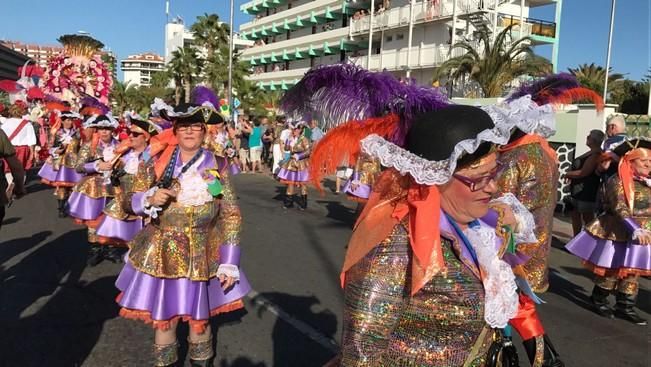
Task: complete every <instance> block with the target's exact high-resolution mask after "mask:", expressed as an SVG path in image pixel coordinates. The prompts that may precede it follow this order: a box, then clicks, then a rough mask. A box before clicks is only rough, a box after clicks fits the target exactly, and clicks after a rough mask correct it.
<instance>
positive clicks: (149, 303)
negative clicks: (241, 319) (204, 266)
mask: <svg viewBox="0 0 651 367" xmlns="http://www.w3.org/2000/svg"><path fill="white" fill-rule="evenodd" d="M115 285H116V287H117V288H118V289H119V290H120V291H121V292H122V296H121V297H120V298H119V300H118V304H119V305H120V306H122V307H124V308H127V309H131V310H138V311H147V312H149V313H151V319H152V320H157V321H164V320H170V319H171V318H173V317H176V316H189V317H190V318H192V319H193V320H207V319H208V318H210V313H211V311H212V310H215V309H217V308H219V307H221V306H224V305H227V304H229V303H232V302H235V301H238V300H240V299H242V298H243V297H244V296H246V294H247V293H249V291H251V285H250V284H249V281H248V280H247V279H246V276H245V275H244V273H243V272H242V270H241V269H240V281H239V282H238V283H236V284H235V285H234V286H233V287H232V288H230V289H229V290H228V291H227V292H226V293H224V290H223V289H222V287H221V284H220V283H219V279H217V278H213V279H211V280H208V281H192V280H190V279H187V278H174V279H170V278H156V277H153V276H151V275H148V274H145V273H143V272H140V271H138V270H137V269H135V268H134V267H133V266H132V265H131V264H130V263H129V261H128V260H127V261H125V264H124V268H122V271H121V272H120V275H119V276H118V279H117V281H116V282H115Z"/></svg>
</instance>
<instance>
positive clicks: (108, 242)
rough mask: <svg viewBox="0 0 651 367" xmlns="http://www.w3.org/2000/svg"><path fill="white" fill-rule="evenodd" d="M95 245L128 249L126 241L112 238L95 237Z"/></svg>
mask: <svg viewBox="0 0 651 367" xmlns="http://www.w3.org/2000/svg"><path fill="white" fill-rule="evenodd" d="M97 243H98V244H100V245H106V246H109V245H110V246H114V247H128V246H127V241H124V240H121V239H119V238H113V237H104V236H99V235H98V236H97Z"/></svg>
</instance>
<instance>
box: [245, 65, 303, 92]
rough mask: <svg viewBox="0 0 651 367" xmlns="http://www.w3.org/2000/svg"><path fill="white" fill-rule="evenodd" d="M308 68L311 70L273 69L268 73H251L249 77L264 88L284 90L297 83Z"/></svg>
mask: <svg viewBox="0 0 651 367" xmlns="http://www.w3.org/2000/svg"><path fill="white" fill-rule="evenodd" d="M308 70H310V68H300V69H292V70H282V71H271V72H267V73H260V74H251V75H249V76H248V77H247V79H248V80H250V81H252V82H256V84H257V85H258V86H259V87H261V88H263V89H268V90H276V89H275V88H278V89H281V90H284V89H287V88H288V87H290V86H292V85H294V84H296V83H297V82H298V81H299V80H300V79H301V78H302V77H303V75H305V73H307V71H308Z"/></svg>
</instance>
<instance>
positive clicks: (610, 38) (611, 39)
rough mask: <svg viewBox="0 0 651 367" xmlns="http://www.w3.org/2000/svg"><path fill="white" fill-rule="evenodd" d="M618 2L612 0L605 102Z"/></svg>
mask: <svg viewBox="0 0 651 367" xmlns="http://www.w3.org/2000/svg"><path fill="white" fill-rule="evenodd" d="M616 2H617V0H612V3H611V4H612V5H611V8H610V30H609V31H608V51H606V79H605V80H604V102H606V97H607V96H608V74H609V73H610V48H611V47H612V44H613V25H614V24H615V3H616Z"/></svg>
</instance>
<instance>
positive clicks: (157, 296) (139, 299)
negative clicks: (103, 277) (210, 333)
mask: <svg viewBox="0 0 651 367" xmlns="http://www.w3.org/2000/svg"><path fill="white" fill-rule="evenodd" d="M201 154H202V155H201V158H200V159H199V160H198V161H197V162H196V163H195V164H193V165H192V166H191V167H190V169H189V170H188V171H187V172H185V173H181V168H182V163H181V160H180V159H177V160H176V163H177V165H176V167H175V168H174V176H173V177H174V180H173V183H172V187H171V189H173V190H176V191H177V192H178V194H177V197H176V201H173V202H172V203H171V204H169V205H168V206H166V207H164V208H162V211H160V212H156V213H157V214H155V216H156V217H155V218H152V219H151V221H150V223H149V224H147V225H146V226H145V228H144V229H143V230H142V231H141V232H140V233H138V235H136V237H135V238H134V239H133V240H132V241H130V242H129V243H128V245H129V254H128V260H127V262H126V264H125V266H124V268H123V269H122V272H121V273H120V276H119V277H118V280H117V282H116V286H117V288H118V289H119V290H120V291H121V292H122V293H121V294H120V296H119V297H118V303H119V304H120V306H121V307H122V310H121V312H120V314H121V315H122V316H124V317H127V318H135V319H141V320H144V321H145V322H148V323H153V325H154V326H155V327H157V328H162V329H166V328H168V327H169V326H170V322H171V321H173V320H175V319H179V318H182V319H183V320H188V321H190V324H191V326H192V327H193V328H195V329H197V330H203V328H205V326H206V325H207V322H208V319H209V317H210V316H213V315H215V314H218V313H223V312H228V311H232V310H235V309H239V308H242V307H243V304H242V301H241V299H242V298H243V297H244V296H245V295H246V294H247V293H248V292H249V291H250V289H251V287H250V285H249V283H248V280H247V279H246V276H245V275H244V273H243V272H242V271H241V270H240V269H239V258H240V246H239V245H240V231H241V222H242V219H241V216H240V210H239V206H238V204H237V198H236V195H235V192H234V190H233V187H232V185H231V183H230V179H229V175H228V169H227V168H226V164H227V163H226V160H224V159H222V158H218V157H215V155H214V154H213V153H212V152H210V151H208V150H205V151H203V152H202V153H201ZM141 168H142V169H140V170H139V171H138V174H137V175H136V177H135V179H134V183H133V186H132V192H131V193H129V194H128V195H127V198H128V199H127V201H128V202H129V203H130V206H131V209H132V211H133V213H134V214H138V215H152V216H153V215H154V214H153V212H150V211H148V209H147V208H145V206H144V198H145V197H147V196H148V195H149V193H150V191H149V190H150V189H151V188H152V187H153V186H154V172H153V167H152V166H151V165H145V166H143V167H141ZM217 172H218V173H219V178H217ZM215 180H218V182H219V183H221V186H222V187H223V191H222V192H221V193H220V194H219V195H217V196H213V195H212V194H211V193H210V192H209V191H208V186H207V185H208V183H212V184H214V183H215V182H217V181H215ZM218 274H226V275H229V276H234V277H236V278H237V277H239V281H238V282H237V283H236V284H235V285H234V286H233V287H231V288H230V289H228V290H226V291H224V290H223V289H222V287H221V284H220V282H219V279H217V278H216V277H217V275H218Z"/></svg>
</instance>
